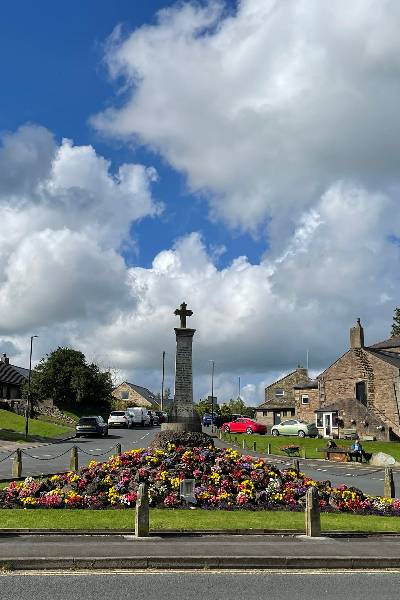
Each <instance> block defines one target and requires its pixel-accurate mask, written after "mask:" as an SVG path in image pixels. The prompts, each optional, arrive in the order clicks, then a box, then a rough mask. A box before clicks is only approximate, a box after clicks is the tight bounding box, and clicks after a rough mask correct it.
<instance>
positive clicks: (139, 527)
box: [135, 483, 149, 537]
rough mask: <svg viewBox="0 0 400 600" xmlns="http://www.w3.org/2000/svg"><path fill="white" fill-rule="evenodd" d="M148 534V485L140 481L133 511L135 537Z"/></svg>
mask: <svg viewBox="0 0 400 600" xmlns="http://www.w3.org/2000/svg"><path fill="white" fill-rule="evenodd" d="M148 535H149V487H148V485H147V483H141V484H140V485H139V489H138V495H137V499H136V511H135V537H147V536H148Z"/></svg>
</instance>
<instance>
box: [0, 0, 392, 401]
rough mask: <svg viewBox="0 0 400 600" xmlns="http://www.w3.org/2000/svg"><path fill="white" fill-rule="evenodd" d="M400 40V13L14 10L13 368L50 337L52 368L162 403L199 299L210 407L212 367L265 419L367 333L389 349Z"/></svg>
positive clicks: (376, 0) (7, 47) (9, 120)
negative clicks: (294, 380)
mask: <svg viewBox="0 0 400 600" xmlns="http://www.w3.org/2000/svg"><path fill="white" fill-rule="evenodd" d="M160 9H165V10H164V12H163V13H162V14H161V15H160V13H159V11H160ZM399 27H400V5H399V6H397V4H393V3H390V2H382V1H381V0H372V1H371V2H369V3H364V2H355V3H351V4H349V3H348V2H347V1H346V0H337V1H336V2H335V3H331V2H329V1H328V0H326V1H325V0H299V1H298V2H289V1H288V2H284V1H283V2H274V1H273V0H242V1H241V2H235V1H234V0H226V1H224V0H220V1H217V0H209V1H207V0H204V1H202V2H191V1H189V0H183V1H182V2H179V3H174V2H171V1H167V0H165V1H163V2H161V1H155V0H146V1H145V2H138V1H133V0H131V1H127V0H118V1H115V2H108V1H105V0H97V1H94V0H85V1H84V2H81V1H80V2H78V1H77V0H71V1H69V2H67V3H59V2H54V1H53V2H50V1H49V0H42V1H41V2H40V3H36V4H35V3H32V2H28V0H16V1H15V2H13V3H10V2H8V3H5V4H4V5H3V6H2V18H1V20H0V57H1V58H0V75H1V79H0V81H1V94H0V207H1V215H2V228H1V229H0V350H1V348H3V351H4V349H6V350H7V352H8V353H9V354H10V355H11V357H12V360H13V361H14V362H15V363H16V364H21V365H23V364H26V361H27V344H26V340H27V339H28V340H29V337H30V335H32V333H36V334H38V335H39V338H38V339H37V341H36V345H35V350H34V359H35V360H39V359H40V358H41V356H43V355H44V354H45V353H46V352H49V351H50V350H52V349H53V348H55V347H57V346H58V345H60V344H61V345H71V346H74V347H79V348H80V349H82V350H83V351H84V352H85V353H86V355H87V356H88V357H89V358H90V359H95V360H97V361H98V362H99V363H101V365H103V366H104V367H105V368H112V369H113V372H115V377H116V379H118V378H119V379H121V378H123V379H128V380H130V381H134V382H135V383H138V384H139V385H148V386H149V387H150V388H152V389H154V390H155V391H157V389H158V387H159V384H160V368H159V365H160V356H161V353H162V351H163V350H166V351H167V364H168V377H169V385H171V386H172V385H173V357H174V335H173V327H174V325H175V324H176V323H175V321H174V317H173V310H174V309H175V308H176V306H177V305H178V304H179V303H180V302H182V301H183V300H186V301H187V302H188V304H189V305H190V308H192V309H193V310H194V315H193V317H192V319H191V324H192V326H193V327H195V328H196V329H197V332H196V337H195V354H194V371H195V397H200V396H202V395H204V394H207V393H208V392H209V379H210V378H209V365H210V363H209V361H210V360H211V359H212V360H215V364H216V384H215V385H216V388H215V389H216V390H217V394H218V395H219V396H220V397H221V398H229V397H230V396H231V395H235V393H236V390H237V377H238V376H239V375H240V376H241V378H242V393H243V396H244V397H245V398H246V400H247V401H248V402H250V403H252V404H257V403H259V402H260V401H261V400H262V397H263V388H264V385H265V384H266V383H269V382H271V381H272V380H273V379H274V378H277V377H279V376H281V375H282V374H283V373H286V372H288V371H290V370H292V369H293V368H295V367H296V366H297V364H298V363H299V362H303V363H304V362H305V356H306V351H307V350H309V355H310V368H311V369H312V372H313V373H318V372H319V371H322V370H323V369H324V368H326V367H327V366H328V365H329V364H330V363H331V362H332V361H333V360H335V358H337V356H338V355H339V354H341V353H343V352H344V351H345V350H346V348H347V347H348V331H349V328H350V326H351V325H352V324H353V323H354V322H355V320H356V318H357V317H361V320H362V322H363V323H364V325H365V327H366V339H367V343H369V342H370V343H373V342H376V341H378V340H379V339H383V338H385V337H386V336H387V335H388V334H389V331H390V323H391V317H392V314H393V310H394V308H395V307H396V306H398V304H399V300H398V298H399V296H400V282H399V277H398V274H399V256H400V246H399V245H398V244H396V243H395V242H396V240H398V239H400V217H399V214H400V211H398V196H399V190H400V179H399V172H400V162H399V156H400V141H399V140H400V135H399V131H400V122H399V116H398V104H399V101H400V80H399V78H398V69H399V58H398V57H399V56H400V42H399V36H398V29H399ZM113 32H114V34H113ZM112 34H113V37H112V38H110V36H111V35H112ZM65 138H66V139H69V140H73V142H66V141H64V142H63V141H62V140H63V139H65ZM155 173H157V176H155Z"/></svg>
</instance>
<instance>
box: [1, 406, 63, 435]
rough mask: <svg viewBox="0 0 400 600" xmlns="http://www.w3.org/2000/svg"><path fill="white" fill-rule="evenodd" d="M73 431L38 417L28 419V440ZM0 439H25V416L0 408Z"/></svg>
mask: <svg viewBox="0 0 400 600" xmlns="http://www.w3.org/2000/svg"><path fill="white" fill-rule="evenodd" d="M71 431H73V430H72V429H71V428H70V427H66V426H65V425H56V424H55V423H48V422H47V421H41V420H38V419H29V436H28V440H31V441H36V440H38V439H39V440H40V439H46V438H57V437H63V436H67V435H68V434H69V433H71ZM0 439H1V440H9V441H16V442H17V441H25V417H22V416H21V415H17V414H16V413H13V412H10V411H8V410H0Z"/></svg>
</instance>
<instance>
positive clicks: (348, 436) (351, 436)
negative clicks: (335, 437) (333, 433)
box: [339, 429, 358, 440]
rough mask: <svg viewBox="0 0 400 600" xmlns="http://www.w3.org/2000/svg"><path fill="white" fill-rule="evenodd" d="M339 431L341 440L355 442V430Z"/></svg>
mask: <svg viewBox="0 0 400 600" xmlns="http://www.w3.org/2000/svg"><path fill="white" fill-rule="evenodd" d="M339 431H340V434H339V435H340V437H341V438H342V439H343V440H355V439H356V438H357V437H358V436H357V429H342V430H339Z"/></svg>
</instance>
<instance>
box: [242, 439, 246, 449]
mask: <svg viewBox="0 0 400 600" xmlns="http://www.w3.org/2000/svg"><path fill="white" fill-rule="evenodd" d="M242 448H243V450H244V449H245V448H246V440H245V439H244V438H243V440H242Z"/></svg>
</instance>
